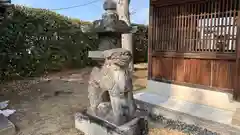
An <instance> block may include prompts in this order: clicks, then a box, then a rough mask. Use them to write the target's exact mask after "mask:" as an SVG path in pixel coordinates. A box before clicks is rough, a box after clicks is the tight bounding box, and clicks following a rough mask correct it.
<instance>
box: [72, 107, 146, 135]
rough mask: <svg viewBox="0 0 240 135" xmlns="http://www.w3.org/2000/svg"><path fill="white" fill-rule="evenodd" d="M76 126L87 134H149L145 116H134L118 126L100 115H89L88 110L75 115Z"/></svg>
mask: <svg viewBox="0 0 240 135" xmlns="http://www.w3.org/2000/svg"><path fill="white" fill-rule="evenodd" d="M75 127H76V128H77V129H79V130H81V131H82V132H84V134H86V135H147V133H148V125H147V121H146V119H145V118H143V117H141V118H134V119H132V120H131V121H129V122H127V123H125V124H123V125H120V126H117V125H114V124H112V123H110V122H108V121H106V120H104V119H101V118H100V117H97V116H93V115H89V114H88V113H86V111H83V112H82V113H77V114H76V115H75Z"/></svg>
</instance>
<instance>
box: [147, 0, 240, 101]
mask: <svg viewBox="0 0 240 135" xmlns="http://www.w3.org/2000/svg"><path fill="white" fill-rule="evenodd" d="M239 10H240V4H239V1H238V0H211V1H208V0H207V1H206V0H183V1H177V0H168V1H163V0H152V1H151V2H150V17H149V19H150V20H149V33H148V34H149V51H148V53H149V79H153V80H157V81H161V82H166V83H176V84H179V85H187V86H191V87H200V88H207V89H212V90H217V91H224V92H230V93H234V96H235V98H237V96H238V95H239V96H240V29H239V27H240V25H239V24H240V23H239V21H238V19H239V18H240V13H239ZM217 18H218V19H217ZM219 18H225V19H219ZM199 22H201V23H199ZM200 30H204V31H203V33H204V34H202V33H200V32H199V31H200ZM214 32H215V34H213V33H214ZM206 33H207V34H206ZM202 35H203V36H202ZM221 37H222V40H220V38H221Z"/></svg>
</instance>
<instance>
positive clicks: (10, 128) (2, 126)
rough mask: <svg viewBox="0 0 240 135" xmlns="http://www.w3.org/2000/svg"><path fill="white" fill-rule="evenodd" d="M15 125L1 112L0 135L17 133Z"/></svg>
mask: <svg viewBox="0 0 240 135" xmlns="http://www.w3.org/2000/svg"><path fill="white" fill-rule="evenodd" d="M15 134H16V131H15V126H14V125H13V124H12V122H10V121H9V120H8V119H7V118H6V117H5V116H3V115H2V114H0V135H15Z"/></svg>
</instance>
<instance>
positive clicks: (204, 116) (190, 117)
mask: <svg viewBox="0 0 240 135" xmlns="http://www.w3.org/2000/svg"><path fill="white" fill-rule="evenodd" d="M134 98H135V99H136V100H137V101H138V102H137V103H138V106H139V107H140V108H142V109H144V108H145V109H146V108H147V110H148V112H149V113H151V114H154V115H161V116H164V117H166V118H168V119H173V120H179V121H182V122H185V123H187V124H194V125H198V126H200V127H203V128H207V129H209V130H211V131H215V132H220V133H224V135H228V134H230V135H231V134H236V135H238V134H240V128H239V127H237V126H234V125H232V118H233V115H234V111H229V110H223V109H219V108H214V107H211V106H207V105H202V104H196V103H192V102H188V101H184V100H179V99H177V98H173V97H164V96H160V95H158V94H156V93H151V92H138V93H136V94H134ZM226 131H227V132H226Z"/></svg>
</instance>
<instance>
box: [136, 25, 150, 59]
mask: <svg viewBox="0 0 240 135" xmlns="http://www.w3.org/2000/svg"><path fill="white" fill-rule="evenodd" d="M134 26H137V27H138V30H137V32H136V33H134V34H133V48H134V50H133V55H134V63H138V62H147V58H148V29H147V26H146V25H139V24H134Z"/></svg>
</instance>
